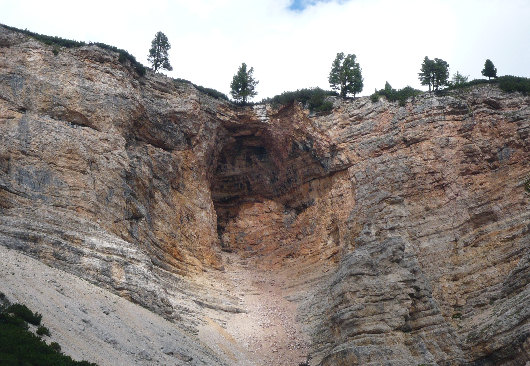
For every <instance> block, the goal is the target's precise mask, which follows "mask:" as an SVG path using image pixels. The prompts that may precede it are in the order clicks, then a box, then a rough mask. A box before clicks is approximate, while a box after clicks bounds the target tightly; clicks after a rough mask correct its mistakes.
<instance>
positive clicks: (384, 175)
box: [0, 27, 530, 365]
mask: <svg viewBox="0 0 530 366" xmlns="http://www.w3.org/2000/svg"><path fill="white" fill-rule="evenodd" d="M52 50H53V49H52V47H50V46H46V45H43V44H41V43H39V42H37V41H36V40H33V39H31V38H28V37H26V36H23V35H20V34H17V33H14V32H11V31H7V30H5V29H4V28H2V27H0V131H1V134H0V244H1V245H3V246H5V247H8V248H14V249H17V250H19V251H21V252H22V253H24V254H26V255H30V256H32V257H34V258H37V259H38V260H40V261H41V262H44V263H46V264H48V265H50V266H53V267H56V268H58V269H61V270H64V271H67V272H69V273H71V274H74V275H75V276H78V277H80V278H83V279H86V280H88V281H90V282H92V283H94V284H96V285H98V286H100V287H103V288H105V289H107V290H109V291H112V292H113V293H115V294H118V295H120V296H122V297H124V298H126V299H128V300H130V301H132V302H135V303H138V304H140V305H142V306H143V307H145V308H147V309H149V310H151V311H153V312H155V313H157V314H160V315H162V316H163V317H165V318H166V319H169V320H171V321H173V322H174V323H175V324H176V326H177V327H178V328H179V329H181V330H182V331H184V332H188V333H189V335H190V337H192V338H190V339H195V340H196V342H197V344H198V345H200V344H201V341H202V342H206V343H208V345H209V346H210V347H211V349H212V350H214V351H215V352H217V355H216V356H215V357H216V360H217V362H218V363H219V364H228V365H235V364H241V365H248V364H250V363H253V364H260V363H263V362H268V364H275V365H291V364H293V363H294V362H298V361H297V360H299V361H300V362H301V361H303V360H304V359H305V357H304V358H303V359H302V358H301V357H302V356H304V355H303V353H306V356H307V357H308V360H309V361H308V362H309V364H310V365H357V364H358V365H371V364H373V365H379V364H382V363H387V364H393V365H411V364H439V365H465V364H471V365H472V364H476V365H499V364H501V365H502V364H504V365H521V364H524V363H525V362H526V361H528V360H529V349H530V344H529V341H528V335H529V334H530V324H529V321H528V319H529V313H530V307H529V306H528V305H527V304H528V303H529V302H530V301H529V300H530V287H529V284H528V282H529V278H530V269H529V256H530V254H529V252H530V251H529V242H530V210H529V198H530V196H529V193H528V192H527V191H525V183H526V182H527V181H528V179H530V166H529V163H528V162H529V158H530V153H529V150H530V146H529V144H530V143H529V141H530V139H529V134H530V107H529V105H530V103H529V102H530V100H529V98H528V97H526V96H522V95H521V94H518V93H514V94H506V93H504V92H502V91H500V90H499V89H498V88H497V87H496V86H493V85H486V86H477V87H474V88H470V89H468V90H464V91H459V92H452V93H447V94H446V95H433V94H430V93H426V94H424V95H421V96H419V97H416V98H415V99H413V100H412V99H409V100H408V102H407V103H406V105H405V106H399V105H397V104H395V103H390V102H387V101H386V100H384V99H382V100H380V101H378V102H376V103H374V102H372V101H370V100H369V98H357V99H355V100H340V99H333V103H334V107H333V111H332V112H331V113H329V114H327V115H314V114H312V113H310V112H309V111H308V110H307V109H304V108H303V106H302V105H300V104H298V103H294V104H291V105H288V106H282V107H275V106H271V105H255V106H250V107H238V106H234V105H232V104H230V103H228V102H226V101H222V100H218V99H214V98H212V97H210V96H208V95H205V94H202V93H201V92H199V91H198V90H197V89H196V88H195V87H193V86H192V85H191V84H188V83H185V82H181V81H175V80H172V79H170V78H167V77H165V76H163V75H157V74H153V73H151V72H148V74H147V75H146V76H145V77H140V76H138V75H137V74H136V72H135V71H134V69H133V68H130V67H128V65H126V64H125V65H123V64H121V63H120V62H119V61H118V55H117V54H115V53H113V52H110V51H107V50H102V49H100V48H98V47H96V46H85V47H81V48H75V49H60V50H59V52H58V54H57V55H55V54H54V53H53V52H52ZM247 280H248V281H247ZM245 281H247V282H248V283H247V282H245ZM243 289H245V290H244V291H243ZM0 290H1V289H0ZM249 292H252V293H249ZM259 299H263V304H264V305H263V307H261V308H260V304H259V301H260V300H259ZM273 300H274V301H273ZM265 304H267V305H266V306H265ZM274 304H275V305H274ZM264 308H267V309H275V310H274V312H277V313H279V314H286V315H285V317H283V316H279V317H278V316H277V317H275V318H274V319H273V318H272V315H271V318H270V319H272V320H271V322H270V323H267V321H265V320H263V319H268V318H267V316H268V315H267V314H269V313H271V314H272V313H273V311H272V310H271V311H268V312H263V309H264ZM260 309H261V310H260ZM257 319H258V320H259V321H258V320H257ZM238 324H239V325H238ZM240 324H253V325H252V327H250V326H249V327H247V328H245V327H243V326H240ZM267 327H269V328H270V327H272V328H270V329H273V330H274V332H276V329H277V333H274V332H272V333H271V332H270V329H269V328H267ZM267 329H269V330H267ZM260 332H262V333H263V334H267V337H262V338H259V337H258V338H252V337H254V336H255V335H256V334H261V333H260ZM267 332H269V333H267ZM247 333H248V337H246V335H245V334H247ZM275 336H276V337H277V339H276V341H274V337H275ZM193 337H195V338H193ZM282 337H283V338H282ZM289 337H291V338H295V340H296V341H295V342H290V340H289ZM252 339H254V340H255V339H259V342H258V344H257V343H256V342H254V343H253V342H252ZM278 340H281V341H278ZM298 340H299V341H298ZM87 341H88V340H87ZM199 347H200V346H199ZM267 347H270V352H267V350H265V351H263V349H261V348H267ZM273 349H276V351H277V352H276V353H279V354H284V355H285V357H272V356H270V355H271V354H273V353H274V352H273V351H272V350H273ZM278 350H279V351H280V352H278ZM209 352H210V348H209V349H208V351H207V352H206V351H205V354H209V355H210V356H208V357H214V356H211V353H209ZM181 361H182V360H181ZM181 361H176V362H181ZM183 362H184V361H183Z"/></svg>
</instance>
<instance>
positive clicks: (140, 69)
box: [0, 24, 145, 76]
mask: <svg viewBox="0 0 530 366" xmlns="http://www.w3.org/2000/svg"><path fill="white" fill-rule="evenodd" d="M0 25H1V26H2V27H4V28H6V29H9V30H12V31H15V32H19V33H23V34H25V35H27V36H30V37H32V38H34V39H36V40H37V41H40V42H43V43H44V44H47V45H49V46H55V47H54V48H53V50H52V52H53V54H54V55H55V56H57V55H58V54H59V47H65V48H76V47H83V46H86V45H87V44H86V43H85V42H78V41H73V40H70V39H64V38H61V37H53V36H46V35H43V34H38V33H34V32H30V31H28V30H27V29H26V30H22V29H18V28H15V27H9V26H7V25H3V24H0ZM89 45H95V46H98V47H99V48H103V49H105V50H110V51H114V52H117V53H119V56H118V60H119V62H120V63H122V64H124V65H125V64H126V62H127V61H129V62H130V63H131V65H132V67H133V68H134V70H135V71H136V72H137V73H138V74H139V75H140V76H144V75H145V66H144V65H142V64H141V63H139V62H138V61H136V58H135V57H134V56H133V55H131V54H130V53H128V52H127V51H125V50H122V49H119V48H117V47H114V46H109V45H107V44H104V43H99V42H96V43H89Z"/></svg>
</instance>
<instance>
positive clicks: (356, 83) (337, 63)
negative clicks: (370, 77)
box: [328, 52, 363, 98]
mask: <svg viewBox="0 0 530 366" xmlns="http://www.w3.org/2000/svg"><path fill="white" fill-rule="evenodd" d="M328 80H329V85H330V86H331V89H333V90H336V91H339V92H340V96H341V97H343V98H346V96H347V95H348V94H353V97H354V98H355V95H356V94H357V93H360V92H361V91H362V90H363V77H362V74H361V67H360V66H359V63H358V62H357V61H356V56H355V55H353V54H352V55H347V56H345V55H344V53H343V52H340V53H337V56H336V57H335V60H333V64H332V65H331V71H330V73H329V78H328Z"/></svg>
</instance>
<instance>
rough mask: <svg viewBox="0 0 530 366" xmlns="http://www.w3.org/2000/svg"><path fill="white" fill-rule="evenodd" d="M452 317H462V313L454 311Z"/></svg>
mask: <svg viewBox="0 0 530 366" xmlns="http://www.w3.org/2000/svg"><path fill="white" fill-rule="evenodd" d="M452 318H453V319H462V313H454V314H453V316H452Z"/></svg>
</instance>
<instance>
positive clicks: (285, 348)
mask: <svg viewBox="0 0 530 366" xmlns="http://www.w3.org/2000/svg"><path fill="white" fill-rule="evenodd" d="M225 263H226V264H225V272H224V273H220V274H219V278H218V279H217V281H216V282H217V285H218V286H221V287H222V288H224V290H225V291H227V292H229V293H231V294H232V295H235V296H237V297H238V298H239V306H240V307H241V308H242V309H244V311H245V312H243V313H228V312H227V313H225V314H220V313H219V312H214V311H211V312H210V317H211V318H210V324H209V326H205V327H201V329H200V332H199V336H200V337H203V339H208V341H209V342H213V343H218V344H222V346H221V347H220V349H224V350H225V353H226V351H228V352H231V353H232V356H234V357H232V359H233V360H234V365H241V366H243V365H245V366H250V365H260V366H261V365H268V366H293V365H294V366H298V365H299V364H300V363H301V362H304V361H306V356H307V354H308V349H307V344H308V339H306V338H305V336H304V334H303V333H302V331H301V329H300V325H299V323H298V322H297V321H296V308H297V304H296V303H293V302H290V301H288V300H287V299H286V296H288V295H289V291H288V290H287V289H286V283H287V282H288V279H286V278H283V277H282V275H281V274H280V273H279V272H276V271H274V270H270V269H260V268H257V267H256V266H254V265H252V264H249V263H247V262H246V261H245V260H244V259H241V258H240V257H239V256H238V255H237V254H233V253H226V254H225ZM212 322H215V323H216V324H217V327H215V326H214V327H212V326H210V325H211V323H212ZM216 328H217V329H218V331H219V334H217V335H215V334H212V330H214V329H216ZM210 344H211V343H210ZM238 353H239V357H238ZM228 354H230V353H228Z"/></svg>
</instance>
